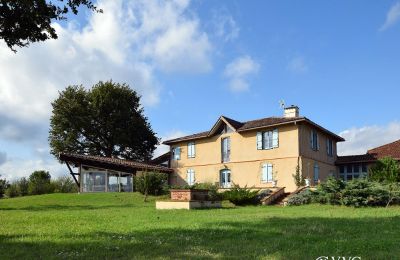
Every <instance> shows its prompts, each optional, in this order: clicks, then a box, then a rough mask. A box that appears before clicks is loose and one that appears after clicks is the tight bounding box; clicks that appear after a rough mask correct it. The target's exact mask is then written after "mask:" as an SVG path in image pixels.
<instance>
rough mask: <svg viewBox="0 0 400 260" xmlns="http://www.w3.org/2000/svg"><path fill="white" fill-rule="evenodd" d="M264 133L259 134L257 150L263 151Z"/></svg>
mask: <svg viewBox="0 0 400 260" xmlns="http://www.w3.org/2000/svg"><path fill="white" fill-rule="evenodd" d="M262 139H263V138H262V132H257V150H262V149H263V144H262V142H263V140H262Z"/></svg>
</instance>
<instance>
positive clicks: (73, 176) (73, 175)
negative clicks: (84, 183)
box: [65, 162, 81, 188]
mask: <svg viewBox="0 0 400 260" xmlns="http://www.w3.org/2000/svg"><path fill="white" fill-rule="evenodd" d="M65 164H66V165H67V167H68V169H69V173H70V174H71V175H72V178H74V181H75V183H76V185H77V186H78V188H80V187H81V186H80V185H79V182H78V180H77V179H76V177H75V173H74V172H73V171H72V169H71V166H69V164H68V162H65Z"/></svg>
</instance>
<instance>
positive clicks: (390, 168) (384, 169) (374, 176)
mask: <svg viewBox="0 0 400 260" xmlns="http://www.w3.org/2000/svg"><path fill="white" fill-rule="evenodd" d="M368 178H369V179H370V180H373V181H378V182H391V183H393V182H400V166H399V163H398V162H397V161H396V160H395V159H393V158H391V157H385V158H382V159H379V160H378V161H377V162H376V164H375V165H374V166H373V167H371V169H370V170H369V173H368Z"/></svg>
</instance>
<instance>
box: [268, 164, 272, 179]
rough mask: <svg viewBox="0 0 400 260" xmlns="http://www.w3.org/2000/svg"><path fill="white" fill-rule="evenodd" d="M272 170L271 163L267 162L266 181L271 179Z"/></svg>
mask: <svg viewBox="0 0 400 260" xmlns="http://www.w3.org/2000/svg"><path fill="white" fill-rule="evenodd" d="M272 171H273V167H272V164H271V163H269V164H268V181H273V179H272Z"/></svg>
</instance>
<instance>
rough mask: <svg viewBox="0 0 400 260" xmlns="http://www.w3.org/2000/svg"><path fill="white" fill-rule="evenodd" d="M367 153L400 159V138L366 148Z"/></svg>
mask: <svg viewBox="0 0 400 260" xmlns="http://www.w3.org/2000/svg"><path fill="white" fill-rule="evenodd" d="M368 154H371V155H373V156H375V157H377V158H383V157H388V156H390V157H393V158H395V159H400V140H397V141H395V142H392V143H389V144H385V145H382V146H379V147H376V148H374V149H370V150H368Z"/></svg>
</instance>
